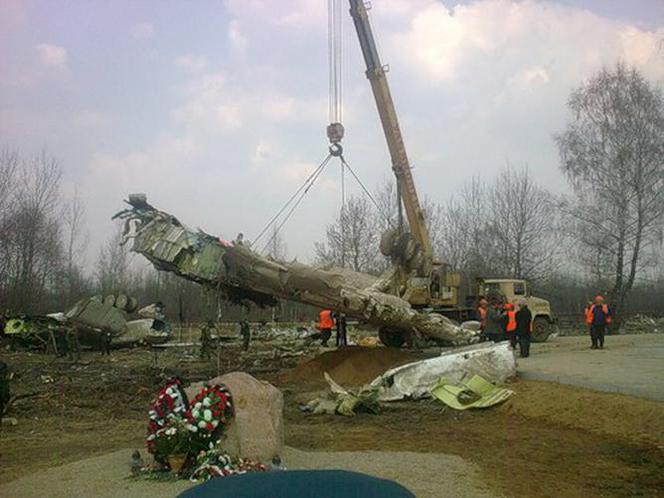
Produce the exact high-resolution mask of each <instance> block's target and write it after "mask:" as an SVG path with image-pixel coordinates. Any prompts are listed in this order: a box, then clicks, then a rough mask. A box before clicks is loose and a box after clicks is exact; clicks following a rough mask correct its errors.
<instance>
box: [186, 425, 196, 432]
mask: <svg viewBox="0 0 664 498" xmlns="http://www.w3.org/2000/svg"><path fill="white" fill-rule="evenodd" d="M188 429H189V430H190V431H191V432H198V427H196V426H195V425H190V426H189V427H188Z"/></svg>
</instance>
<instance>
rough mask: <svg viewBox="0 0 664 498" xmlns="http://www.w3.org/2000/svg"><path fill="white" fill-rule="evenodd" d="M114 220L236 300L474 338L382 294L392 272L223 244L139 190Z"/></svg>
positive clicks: (155, 259) (459, 340) (160, 262)
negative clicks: (281, 303) (280, 257)
mask: <svg viewBox="0 0 664 498" xmlns="http://www.w3.org/2000/svg"><path fill="white" fill-rule="evenodd" d="M126 202H127V203H128V204H129V205H130V206H131V207H130V208H129V209H125V210H123V211H120V212H119V213H117V214H116V215H115V216H114V217H113V218H114V219H118V218H119V219H122V220H124V222H125V227H124V237H125V240H124V242H128V241H129V240H131V241H133V242H132V247H131V249H132V250H133V251H134V252H137V253H139V254H142V255H143V256H145V257H146V258H147V259H148V260H149V261H150V262H151V263H152V264H153V265H154V267H155V268H156V269H157V270H162V271H169V272H172V273H175V274H177V275H179V276H180V277H183V278H186V279H188V280H192V281H194V282H197V283H199V284H202V285H205V286H207V287H209V288H212V289H215V290H217V291H219V292H220V293H222V295H223V296H224V297H226V298H227V299H229V300H230V301H233V302H236V303H245V302H247V301H250V302H253V303H255V304H257V305H259V306H271V305H275V304H276V302H277V299H287V300H291V301H297V302H301V303H305V304H310V305H313V306H318V307H321V308H330V309H335V310H338V311H340V312H343V313H346V314H347V315H348V316H350V317H353V318H356V319H358V320H361V321H363V322H366V323H369V324H371V325H374V326H376V327H377V328H378V329H389V330H399V331H402V332H404V333H406V334H408V335H412V336H415V337H426V338H432V339H436V340H439V341H445V342H448V343H451V344H454V345H462V344H469V343H472V342H475V341H476V339H477V337H478V331H477V330H476V328H475V327H466V326H459V325H457V324H455V323H454V322H453V321H451V320H450V319H448V318H447V317H444V316H442V315H439V314H436V313H425V312H420V311H417V310H415V309H413V308H412V306H411V305H410V303H408V301H406V300H404V299H401V298H400V297H397V296H395V295H393V294H390V293H388V292H387V290H388V289H389V288H390V287H391V286H392V281H393V275H392V274H391V273H389V274H386V275H385V276H383V277H381V278H376V277H373V276H371V275H367V274H363V273H357V272H353V271H349V270H347V269H341V268H335V267H321V268H316V267H312V266H308V265H304V264H302V263H298V262H296V261H293V262H283V261H275V260H272V259H268V258H266V257H263V256H261V255H260V254H258V253H256V252H254V251H253V250H251V248H249V247H247V246H246V245H242V244H234V243H229V242H224V241H222V240H220V239H219V238H218V237H214V236H212V235H209V234H207V233H204V232H202V231H200V230H198V231H194V230H191V229H189V228H187V227H186V226H184V225H183V224H182V223H181V222H180V221H179V220H178V219H177V218H175V217H174V216H172V215H170V214H168V213H165V212H163V211H159V210H158V209H155V208H154V207H153V206H151V205H150V204H148V202H147V199H146V196H145V195H143V194H133V195H130V196H129V200H128V201H126Z"/></svg>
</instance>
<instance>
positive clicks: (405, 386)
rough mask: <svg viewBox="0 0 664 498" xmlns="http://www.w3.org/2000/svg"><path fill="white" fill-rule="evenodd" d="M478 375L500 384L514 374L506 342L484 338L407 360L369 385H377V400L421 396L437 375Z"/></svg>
mask: <svg viewBox="0 0 664 498" xmlns="http://www.w3.org/2000/svg"><path fill="white" fill-rule="evenodd" d="M474 375H479V376H481V377H483V378H484V379H486V380H488V381H489V382H491V383H493V384H502V383H503V382H505V380H507V379H508V378H510V377H513V376H515V375H516V359H515V358H514V351H513V350H512V348H510V345H509V342H507V341H504V342H500V343H498V344H495V343H493V342H484V343H481V344H475V345H473V346H468V347H465V348H459V349H454V350H452V351H445V352H443V353H442V354H441V355H440V356H437V357H436V358H430V359H428V360H422V361H417V362H414V363H408V364H406V365H402V366H400V367H396V368H393V369H391V370H388V371H387V372H385V373H384V374H382V375H381V376H380V377H378V378H376V379H374V380H373V381H372V382H371V384H370V386H371V387H376V388H379V389H380V391H381V394H380V396H379V398H378V399H379V401H396V400H400V399H403V398H414V399H417V398H425V397H430V396H431V390H432V389H433V388H434V387H435V386H436V384H437V383H438V381H439V380H440V378H441V377H443V378H445V380H446V381H447V382H449V383H450V384H456V383H459V382H462V381H464V380H466V379H470V378H472V377H473V376H474Z"/></svg>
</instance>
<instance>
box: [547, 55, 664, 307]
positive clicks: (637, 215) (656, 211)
mask: <svg viewBox="0 0 664 498" xmlns="http://www.w3.org/2000/svg"><path fill="white" fill-rule="evenodd" d="M568 107H569V109H570V111H571V114H572V117H571V119H570V122H569V123H568V125H567V128H566V130H565V131H564V132H563V133H561V134H559V135H557V136H556V141H557V143H558V148H559V151H560V158H561V167H562V170H563V172H564V173H565V174H566V175H567V178H568V180H569V183H570V185H571V187H572V188H573V191H574V197H573V198H572V199H571V200H569V201H568V202H567V204H566V205H565V211H566V213H567V215H568V216H569V217H570V219H571V220H573V223H574V225H575V228H576V240H577V243H578V244H579V245H580V246H582V247H585V248H587V249H588V251H589V253H590V254H591V255H593V258H594V259H592V260H591V263H592V264H591V265H590V268H589V270H590V271H589V273H590V274H594V275H595V276H596V277H597V278H600V279H603V278H607V279H610V281H611V283H610V288H609V297H610V301H611V303H612V305H613V306H614V309H615V311H616V313H618V312H619V311H621V310H622V309H623V307H624V303H625V300H626V298H627V296H628V294H629V292H630V291H631V290H632V288H633V286H634V282H635V279H636V277H637V274H638V272H639V271H640V269H641V268H642V265H643V263H644V258H643V254H644V248H645V247H647V246H648V245H650V244H653V243H654V242H655V240H656V239H657V237H659V236H660V233H661V232H660V230H661V226H662V215H663V214H664V99H663V97H662V92H661V91H660V90H658V89H657V88H656V87H654V86H652V85H650V84H649V83H648V82H647V81H646V80H645V79H644V78H643V76H642V75H641V74H640V73H639V72H638V71H637V70H636V69H628V68H627V67H625V66H624V65H622V64H618V65H617V66H616V67H615V68H613V69H606V68H605V69H603V70H602V71H600V72H599V73H598V74H596V75H595V76H594V77H593V78H591V79H590V80H589V81H588V82H587V83H586V84H584V85H583V86H582V87H580V88H578V89H577V90H575V91H574V92H573V93H572V94H571V97H570V99H569V102H568ZM587 263H588V262H587Z"/></svg>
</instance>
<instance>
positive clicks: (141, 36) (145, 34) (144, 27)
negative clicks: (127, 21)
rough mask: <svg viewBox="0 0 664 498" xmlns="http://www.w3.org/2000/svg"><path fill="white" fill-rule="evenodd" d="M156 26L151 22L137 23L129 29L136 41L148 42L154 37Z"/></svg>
mask: <svg viewBox="0 0 664 498" xmlns="http://www.w3.org/2000/svg"><path fill="white" fill-rule="evenodd" d="M154 32H155V29H154V26H153V25H152V24H151V23H149V22H137V23H136V24H134V25H132V26H131V28H129V34H130V36H131V37H132V38H133V39H134V40H146V39H148V38H152V37H153V36H154Z"/></svg>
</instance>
